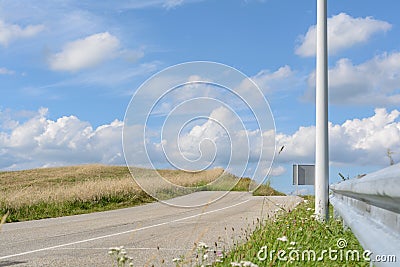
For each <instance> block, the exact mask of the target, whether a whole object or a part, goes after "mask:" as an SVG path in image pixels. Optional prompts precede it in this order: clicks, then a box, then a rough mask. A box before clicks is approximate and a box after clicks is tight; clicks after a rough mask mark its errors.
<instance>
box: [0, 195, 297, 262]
mask: <svg viewBox="0 0 400 267" xmlns="http://www.w3.org/2000/svg"><path fill="white" fill-rule="evenodd" d="M213 194H215V193H213V192H197V193H194V194H191V195H188V196H184V197H180V198H177V199H175V200H174V201H175V202H176V203H177V204H181V205H187V204H188V203H190V202H194V203H195V202H204V199H211V198H212V196H213ZM301 201H302V199H301V198H299V197H293V196H291V197H255V196H252V195H251V194H249V193H246V192H230V193H229V194H227V195H226V196H225V197H223V198H222V199H220V200H218V201H216V202H214V203H211V204H209V205H206V206H203V207H198V208H177V207H172V206H168V205H165V204H162V203H151V204H147V205H143V206H137V207H132V208H126V209H119V210H113V211H106V212H98V213H91V214H84V215H76V216H67V217H61V218H52V219H45V220H37V221H28V222H17V223H9V224H5V225H3V227H2V230H1V232H0V267H3V266H113V263H114V266H115V260H113V259H112V257H111V256H110V255H108V251H109V248H110V247H116V246H124V247H125V249H126V251H127V255H128V256H130V257H132V258H133V260H134V266H175V264H174V263H173V262H172V259H173V258H176V257H180V256H185V258H186V260H190V259H192V260H194V259H195V258H194V257H195V255H196V245H195V244H198V243H199V242H204V243H206V244H208V245H209V246H210V249H211V250H215V244H217V248H216V250H218V251H219V250H229V248H231V247H232V245H233V243H234V242H237V241H240V240H242V239H243V237H244V236H245V233H246V231H247V232H251V230H253V229H254V228H255V226H256V225H257V222H258V220H257V219H258V218H260V217H262V218H267V216H270V217H271V216H273V214H274V213H275V212H276V210H277V209H278V208H279V207H284V208H285V209H293V207H294V206H295V205H297V204H298V203H300V202H301ZM212 253H213V252H210V254H212ZM188 265H191V264H188Z"/></svg>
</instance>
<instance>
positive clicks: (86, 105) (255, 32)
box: [0, 0, 400, 192]
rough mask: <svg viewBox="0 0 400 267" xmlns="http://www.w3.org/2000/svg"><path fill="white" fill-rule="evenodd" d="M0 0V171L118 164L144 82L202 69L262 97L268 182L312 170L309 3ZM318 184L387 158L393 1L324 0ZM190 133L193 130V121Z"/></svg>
mask: <svg viewBox="0 0 400 267" xmlns="http://www.w3.org/2000/svg"><path fill="white" fill-rule="evenodd" d="M98 2H99V3H96V2H95V1H87V2H82V1H72V0H68V1H47V0H45V1H40V2H31V1H18V0H13V1H0V88H1V96H2V97H1V100H0V169H3V170H12V169H25V168H33V167H43V166H59V165H69V164H80V163H91V162H101V163H105V164H123V163H124V159H123V154H122V147H121V131H122V124H123V119H124V114H125V110H126V108H127V105H128V103H129V101H130V100H131V97H132V95H133V94H134V92H135V91H136V90H137V88H138V87H139V86H140V85H141V84H142V83H143V82H144V81H146V80H147V79H148V78H149V77H151V75H154V74H155V73H157V72H159V71H161V70H162V69H164V68H166V67H169V66H171V65H175V64H179V63H183V62H188V61H198V60H201V61H215V62H220V63H223V64H226V65H229V66H232V67H234V68H236V69H238V70H239V71H241V72H243V73H244V74H246V75H248V76H249V77H251V78H252V79H253V80H254V81H255V82H256V83H257V84H258V86H259V87H260V89H261V90H262V92H263V93H264V95H265V97H266V99H267V100H268V101H269V104H270V107H271V110H272V113H273V116H274V118H275V125H276V141H277V146H278V147H280V146H282V145H285V149H284V150H283V151H282V153H281V154H280V155H279V157H278V158H276V159H275V161H274V164H273V172H272V173H273V175H274V176H273V177H272V181H273V184H274V185H276V186H277V187H278V188H280V189H282V190H284V191H286V192H289V191H291V190H292V189H293V188H292V187H291V186H290V183H291V164H293V163H312V162H313V161H314V154H313V153H314V152H313V151H314V150H313V149H314V144H313V138H314V137H313V125H314V121H315V105H314V102H313V101H314V99H313V96H314V83H313V72H314V69H315V57H314V54H313V53H314V46H313V45H314V39H313V25H314V24H315V21H316V14H315V10H316V1H315V0H304V1H289V0H266V1H255V0H254V1H251V0H248V1H244V0H241V1H200V0H198V1H185V0H164V1H163V0H150V1H144V0H142V1H136V0H131V1H129V0H128V1H119V2H115V1H98ZM328 2H329V3H328V17H329V22H328V25H329V51H330V55H329V69H330V103H331V104H330V107H329V112H330V114H329V120H330V122H331V123H332V124H331V128H330V130H331V133H330V134H331V137H330V141H331V152H330V154H331V181H336V180H337V179H338V176H337V173H338V172H339V171H340V172H342V173H343V174H344V175H346V176H347V175H349V176H355V175H357V174H359V173H365V172H369V171H372V170H376V169H379V168H382V167H385V166H387V165H388V162H389V159H388V158H387V157H386V156H385V154H386V152H387V149H390V150H391V151H393V152H394V154H393V158H394V160H395V161H396V162H398V161H399V160H400V119H399V116H400V114H399V110H400V109H399V103H400V49H399V48H400V43H399V39H398V36H399V35H400V30H399V28H400V19H399V17H398V12H397V11H398V10H399V8H400V3H398V1H396V0H386V1H384V2H382V1H372V0H364V1H361V0H349V1H328ZM203 124H204V122H203Z"/></svg>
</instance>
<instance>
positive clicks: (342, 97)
mask: <svg viewBox="0 0 400 267" xmlns="http://www.w3.org/2000/svg"><path fill="white" fill-rule="evenodd" d="M308 84H309V88H308V90H307V92H306V94H305V98H306V99H308V100H313V99H315V73H312V74H311V75H310V76H309V80H308ZM399 90H400V53H392V54H383V55H380V56H376V57H374V58H372V59H371V60H368V61H366V62H363V63H361V64H359V65H354V64H353V63H352V62H351V61H350V60H349V59H346V58H344V59H340V60H339V61H337V62H336V65H335V66H334V67H333V68H331V69H330V70H329V94H330V95H329V97H330V99H329V101H330V102H331V103H334V104H358V105H373V106H375V107H376V106H380V105H384V106H387V105H398V103H400V92H399Z"/></svg>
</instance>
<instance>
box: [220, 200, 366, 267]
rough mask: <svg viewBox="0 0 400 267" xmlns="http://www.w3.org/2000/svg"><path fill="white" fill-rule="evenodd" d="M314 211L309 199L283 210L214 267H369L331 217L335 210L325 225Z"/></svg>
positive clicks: (351, 237)
mask: <svg viewBox="0 0 400 267" xmlns="http://www.w3.org/2000/svg"><path fill="white" fill-rule="evenodd" d="M313 208H314V199H313V198H310V199H309V200H306V201H305V202H303V203H302V204H300V205H299V206H297V207H296V208H295V209H294V210H293V211H281V213H280V214H278V215H277V216H276V217H275V218H271V219H270V220H266V221H265V224H263V225H262V226H261V227H259V228H258V229H257V230H256V231H254V232H253V233H252V234H251V235H250V236H247V242H245V243H240V244H237V245H236V246H235V247H234V248H233V250H232V251H229V252H227V253H226V254H225V255H224V256H223V257H220V259H219V260H220V261H221V262H219V263H215V264H214V266H215V267H219V266H369V261H367V260H366V259H364V257H363V253H364V249H363V248H362V247H361V245H360V243H359V242H358V240H357V239H356V237H355V236H354V235H353V233H352V232H351V231H350V230H349V229H344V228H343V224H342V222H341V221H340V220H336V219H334V218H332V207H331V210H330V215H331V218H330V220H329V222H328V223H326V224H325V223H321V222H319V221H318V220H316V219H315V217H314V215H313V213H314V210H313ZM262 248H263V249H262ZM261 249H262V252H261V253H260V250H261ZM279 251H281V252H279ZM313 251H314V252H315V256H314V254H313ZM324 251H325V252H324ZM330 251H331V252H330ZM356 251H357V252H358V253H359V254H358V256H359V257H358V256H357V253H356ZM259 253H260V254H259ZM279 253H280V254H279ZM329 253H331V254H329ZM257 255H258V256H259V257H258V256H257Z"/></svg>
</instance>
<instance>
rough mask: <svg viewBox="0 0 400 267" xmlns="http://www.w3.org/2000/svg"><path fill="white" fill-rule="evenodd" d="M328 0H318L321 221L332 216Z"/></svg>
mask: <svg viewBox="0 0 400 267" xmlns="http://www.w3.org/2000/svg"><path fill="white" fill-rule="evenodd" d="M326 2H327V0H317V32H316V36H317V51H316V75H315V76H316V92H315V96H316V99H315V104H316V140H315V145H316V147H315V214H316V216H317V218H318V219H319V220H321V221H326V220H328V218H329V209H328V190H329V189H328V186H329V147H328V37H327V14H326V13H327V12H326V9H327V3H326Z"/></svg>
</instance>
